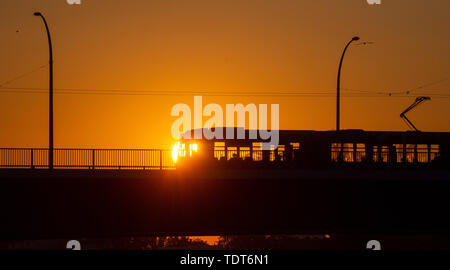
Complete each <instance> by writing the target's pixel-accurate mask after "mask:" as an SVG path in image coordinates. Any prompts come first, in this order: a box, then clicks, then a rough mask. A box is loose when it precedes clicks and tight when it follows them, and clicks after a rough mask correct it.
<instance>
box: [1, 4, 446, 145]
mask: <svg viewBox="0 0 450 270" xmlns="http://www.w3.org/2000/svg"><path fill="white" fill-rule="evenodd" d="M448 10H450V1H447V0H432V1H423V0H395V1H392V0H391V1H389V0H383V1H382V4H381V5H380V6H369V5H368V4H367V3H366V1H365V0H348V1H334V0H314V1H313V0H308V1H306V0H304V1H301V0H276V1H275V0H271V1H269V0H251V1H250V0H214V1H212V0H157V1H156V0H155V1H151V0H133V1H125V0H109V1H106V0H103V1H100V0H82V5H81V6H70V5H68V4H66V1H65V0H20V1H17V0H2V1H1V2H0V35H1V44H0V48H1V50H0V84H1V83H3V82H5V81H8V80H10V79H12V78H16V77H17V76H19V75H22V74H24V73H27V72H29V71H32V70H34V69H36V68H38V67H40V66H42V65H45V64H46V63H47V62H48V49H47V40H46V36H45V32H44V31H45V30H44V28H43V24H42V22H41V21H40V19H38V18H36V17H34V16H33V15H32V14H33V12H34V11H41V12H42V13H43V14H44V15H45V16H46V18H47V20H48V22H49V25H50V29H51V31H52V36H53V42H54V54H55V89H90V90H92V91H90V94H76V95H75V94H56V95H55V147H87V148H88V147H89V148H90V147H95V148H168V147H170V146H171V145H172V143H173V139H172V138H171V135H170V127H171V124H172V122H173V121H174V120H175V118H173V117H171V116H170V110H171V108H172V106H173V105H175V104H176V103H180V102H181V103H187V104H190V105H192V104H193V96H192V94H190V95H189V94H186V95H142V94H143V93H144V92H140V93H138V94H139V95H123V94H121V95H117V94H116V95H104V94H99V93H100V91H98V90H111V89H121V90H127V91H162V92H164V91H168V92H170V91H187V92H189V93H192V92H193V91H207V92H209V93H211V94H214V93H219V92H220V93H224V92H241V93H248V92H258V93H274V92H292V93H300V94H302V95H299V96H294V97H292V96H291V97H279V96H262V97H252V96H235V97H232V96H206V97H203V103H204V104H206V103H213V102H214V103H219V104H222V105H223V107H224V108H225V105H224V104H225V103H243V104H247V103H255V104H258V103H267V104H271V103H278V104H280V127H281V129H317V130H329V129H333V128H335V97H334V96H333V94H334V92H335V89H336V73H337V65H338V60H339V57H340V54H341V53H342V49H343V47H344V46H345V44H346V42H347V41H348V40H349V39H351V37H352V36H354V35H356V34H357V35H359V36H360V37H361V38H362V39H363V40H365V41H373V42H375V44H373V45H368V46H352V47H351V48H350V49H349V51H348V54H347V56H346V59H345V62H344V67H343V74H342V87H343V88H347V89H354V90H358V91H353V92H349V91H345V92H343V93H344V95H343V98H342V105H341V106H342V118H341V128H361V129H366V130H405V129H406V125H405V124H404V123H403V122H402V120H401V119H400V118H399V114H400V112H401V111H402V110H403V109H404V108H406V107H407V106H408V105H410V103H412V102H413V100H414V99H415V97H416V96H418V95H429V96H431V97H432V100H431V101H430V102H428V103H425V104H424V105H422V106H421V107H419V108H418V109H417V110H416V111H413V112H411V113H410V114H409V115H408V116H409V118H410V119H411V120H412V121H413V122H414V124H416V126H417V127H418V128H420V129H422V130H424V131H450V121H449V120H448V116H449V115H450V106H449V105H450V89H449V86H450V80H447V81H445V82H442V83H439V84H435V85H432V86H428V87H425V88H422V89H419V90H416V91H413V92H412V93H411V94H409V95H406V96H405V94H403V95H402V96H401V97H399V96H396V95H394V96H392V97H389V96H388V95H386V94H384V95H380V94H377V92H395V91H403V92H406V91H407V90H408V89H413V88H416V87H418V86H421V85H423V84H427V83H429V82H434V81H438V80H440V79H444V78H447V77H449V76H450V61H449V60H450V50H449V48H450V35H449V29H450V28H449V27H450V16H449V13H448ZM17 31H18V32H17ZM47 87H48V68H43V69H41V70H39V71H37V72H34V73H32V74H29V75H27V76H25V77H23V78H21V79H18V80H15V81H13V82H11V83H9V84H4V86H3V88H5V89H0V127H1V129H0V147H47V142H48V139H47V136H48V133H47V132H48V118H47V117H48V105H47V102H48V96H47V94H42V93H41V94H39V93H24V92H23V91H22V90H17V88H37V89H45V88H47ZM361 90H363V92H361ZM30 91H37V92H41V90H30ZM56 91H57V92H58V90H56ZM364 91H367V92H364ZM87 92H89V91H87ZM121 93H123V92H121ZM146 93H148V92H146ZM317 93H327V94H326V95H325V97H317V96H315V95H316V94H317ZM303 94H304V95H303ZM311 95H313V96H311ZM348 95H353V96H348ZM355 95H356V96H355ZM205 120H206V119H205Z"/></svg>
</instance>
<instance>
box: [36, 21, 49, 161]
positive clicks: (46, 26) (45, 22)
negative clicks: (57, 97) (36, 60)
mask: <svg viewBox="0 0 450 270" xmlns="http://www.w3.org/2000/svg"><path fill="white" fill-rule="evenodd" d="M33 15H34V16H38V17H41V18H42V21H43V22H44V24H45V29H46V30H47V37H48V46H49V57H50V62H49V64H50V86H49V94H50V95H49V146H48V167H49V169H53V51H52V39H51V37H50V31H49V29H48V25H47V21H46V20H45V18H44V16H43V15H42V14H41V13H40V12H35V13H34V14H33Z"/></svg>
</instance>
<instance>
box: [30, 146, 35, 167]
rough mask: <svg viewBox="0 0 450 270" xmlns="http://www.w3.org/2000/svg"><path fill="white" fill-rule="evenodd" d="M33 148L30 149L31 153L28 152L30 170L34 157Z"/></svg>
mask: <svg viewBox="0 0 450 270" xmlns="http://www.w3.org/2000/svg"><path fill="white" fill-rule="evenodd" d="M33 152H34V151H33V148H31V152H30V167H31V169H34V156H33Z"/></svg>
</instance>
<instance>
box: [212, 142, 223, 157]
mask: <svg viewBox="0 0 450 270" xmlns="http://www.w3.org/2000/svg"><path fill="white" fill-rule="evenodd" d="M214 157H215V158H217V159H218V160H220V159H222V158H224V157H225V142H215V143H214Z"/></svg>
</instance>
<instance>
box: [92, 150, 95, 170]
mask: <svg viewBox="0 0 450 270" xmlns="http://www.w3.org/2000/svg"><path fill="white" fill-rule="evenodd" d="M92 169H93V170H95V149H92Z"/></svg>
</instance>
